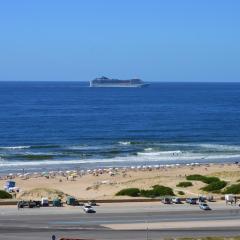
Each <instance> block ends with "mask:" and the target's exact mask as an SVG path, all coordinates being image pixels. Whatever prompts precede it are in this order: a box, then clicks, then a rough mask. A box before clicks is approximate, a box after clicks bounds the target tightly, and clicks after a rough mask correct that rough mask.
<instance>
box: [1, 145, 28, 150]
mask: <svg viewBox="0 0 240 240" xmlns="http://www.w3.org/2000/svg"><path fill="white" fill-rule="evenodd" d="M27 148H31V146H10V147H0V149H13V150H14V149H27Z"/></svg>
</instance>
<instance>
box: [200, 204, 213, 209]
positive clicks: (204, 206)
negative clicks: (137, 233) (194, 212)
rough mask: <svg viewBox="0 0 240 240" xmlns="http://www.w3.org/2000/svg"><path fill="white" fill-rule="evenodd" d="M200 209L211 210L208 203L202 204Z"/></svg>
mask: <svg viewBox="0 0 240 240" xmlns="http://www.w3.org/2000/svg"><path fill="white" fill-rule="evenodd" d="M199 207H200V209H202V210H211V208H210V207H209V206H208V205H207V204H206V203H200V204H199Z"/></svg>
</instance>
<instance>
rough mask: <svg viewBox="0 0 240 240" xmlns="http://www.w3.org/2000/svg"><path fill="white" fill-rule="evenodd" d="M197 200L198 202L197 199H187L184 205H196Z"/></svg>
mask: <svg viewBox="0 0 240 240" xmlns="http://www.w3.org/2000/svg"><path fill="white" fill-rule="evenodd" d="M197 200H198V199H197V198H187V199H186V203H189V204H192V205H195V204H197Z"/></svg>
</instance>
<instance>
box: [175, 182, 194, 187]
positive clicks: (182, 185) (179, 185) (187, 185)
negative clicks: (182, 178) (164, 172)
mask: <svg viewBox="0 0 240 240" xmlns="http://www.w3.org/2000/svg"><path fill="white" fill-rule="evenodd" d="M176 186H177V187H191V186H193V184H192V182H180V183H178V184H177V185H176Z"/></svg>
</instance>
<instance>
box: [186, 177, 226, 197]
mask: <svg viewBox="0 0 240 240" xmlns="http://www.w3.org/2000/svg"><path fill="white" fill-rule="evenodd" d="M186 179H187V180H191V181H201V182H203V183H206V184H207V185H206V186H204V187H202V188H201V189H202V190H203V191H205V192H212V193H221V190H222V189H223V188H225V187H226V186H227V182H225V181H221V180H220V179H219V178H218V177H208V176H203V175H199V174H194V175H189V176H187V177H186Z"/></svg>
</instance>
